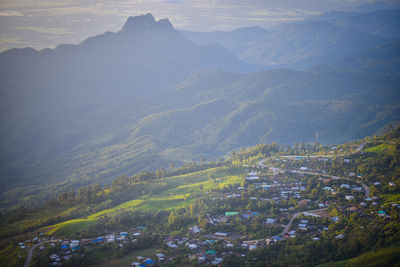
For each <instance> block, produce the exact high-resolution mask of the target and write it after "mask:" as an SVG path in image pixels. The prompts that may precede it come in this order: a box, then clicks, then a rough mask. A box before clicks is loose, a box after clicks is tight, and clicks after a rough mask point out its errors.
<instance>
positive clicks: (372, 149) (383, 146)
mask: <svg viewBox="0 0 400 267" xmlns="http://www.w3.org/2000/svg"><path fill="white" fill-rule="evenodd" d="M389 146H390V145H389V144H387V143H383V144H380V145H377V146H374V147H369V148H367V149H365V151H367V152H373V153H382V152H383V151H385V150H386V149H388V148H389Z"/></svg>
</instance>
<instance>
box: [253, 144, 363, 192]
mask: <svg viewBox="0 0 400 267" xmlns="http://www.w3.org/2000/svg"><path fill="white" fill-rule="evenodd" d="M363 145H364V143H362V144H361V145H360V147H361V148H360V149H362V146H363ZM286 157H296V156H286ZM264 160H265V159H263V160H260V161H259V162H258V166H260V167H264V168H267V167H268V166H267V165H265V164H264ZM287 171H292V172H296V173H300V174H311V175H321V176H324V177H328V178H333V179H341V180H347V181H353V182H354V181H355V182H357V183H358V184H360V185H361V186H362V188H363V189H364V191H365V197H369V193H370V189H369V187H368V186H367V185H366V184H364V183H363V182H361V181H358V180H354V179H352V178H348V177H340V176H334V175H329V174H322V173H318V172H305V171H299V170H287Z"/></svg>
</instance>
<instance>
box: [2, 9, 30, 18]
mask: <svg viewBox="0 0 400 267" xmlns="http://www.w3.org/2000/svg"><path fill="white" fill-rule="evenodd" d="M23 15H24V14H22V12H19V11H15V10H3V11H0V16H2V17H9V16H16V17H20V16H23Z"/></svg>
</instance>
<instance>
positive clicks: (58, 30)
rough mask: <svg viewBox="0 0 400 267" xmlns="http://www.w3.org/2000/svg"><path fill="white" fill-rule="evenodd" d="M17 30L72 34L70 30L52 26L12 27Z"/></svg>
mask: <svg viewBox="0 0 400 267" xmlns="http://www.w3.org/2000/svg"><path fill="white" fill-rule="evenodd" d="M14 29H17V30H25V31H33V32H38V33H45V34H72V32H70V31H68V30H67V29H65V28H54V27H34V26H28V27H14Z"/></svg>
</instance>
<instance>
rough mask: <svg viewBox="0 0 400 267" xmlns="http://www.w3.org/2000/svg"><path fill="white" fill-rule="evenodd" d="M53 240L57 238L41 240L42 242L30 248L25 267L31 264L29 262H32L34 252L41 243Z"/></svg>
mask: <svg viewBox="0 0 400 267" xmlns="http://www.w3.org/2000/svg"><path fill="white" fill-rule="evenodd" d="M53 241H55V240H46V241H41V242H39V243H37V244H35V245H33V246H32V247H31V248H30V250H29V253H28V257H27V258H26V261H25V264H24V267H28V266H29V264H30V263H31V260H32V257H33V252H35V249H36V248H37V247H38V246H40V245H42V244H44V243H47V242H53Z"/></svg>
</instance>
